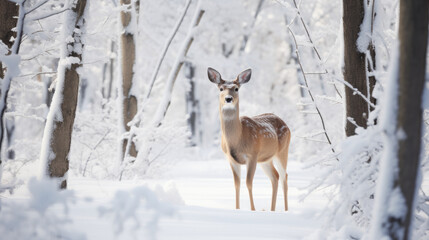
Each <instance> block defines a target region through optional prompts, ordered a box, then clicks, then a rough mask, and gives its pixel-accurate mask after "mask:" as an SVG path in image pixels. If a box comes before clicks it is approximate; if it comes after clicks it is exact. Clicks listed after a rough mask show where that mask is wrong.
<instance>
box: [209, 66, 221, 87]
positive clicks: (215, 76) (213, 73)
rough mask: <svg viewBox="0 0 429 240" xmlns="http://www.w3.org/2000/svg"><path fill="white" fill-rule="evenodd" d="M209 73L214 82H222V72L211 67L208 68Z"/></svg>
mask: <svg viewBox="0 0 429 240" xmlns="http://www.w3.org/2000/svg"><path fill="white" fill-rule="evenodd" d="M207 75H208V76H209V80H210V81H211V82H212V83H216V84H220V83H221V82H222V78H221V76H220V73H219V72H218V71H216V70H214V69H213V68H211V67H209V68H207Z"/></svg>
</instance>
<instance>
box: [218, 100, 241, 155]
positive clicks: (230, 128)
mask: <svg viewBox="0 0 429 240" xmlns="http://www.w3.org/2000/svg"><path fill="white" fill-rule="evenodd" d="M219 111H220V120H221V121H220V122H221V129H222V135H223V136H224V137H225V140H226V141H227V143H228V145H229V146H232V145H237V144H238V143H239V142H240V140H241V133H242V125H241V121H240V116H239V107H238V104H237V105H236V106H235V107H234V108H233V107H225V106H220V109H219Z"/></svg>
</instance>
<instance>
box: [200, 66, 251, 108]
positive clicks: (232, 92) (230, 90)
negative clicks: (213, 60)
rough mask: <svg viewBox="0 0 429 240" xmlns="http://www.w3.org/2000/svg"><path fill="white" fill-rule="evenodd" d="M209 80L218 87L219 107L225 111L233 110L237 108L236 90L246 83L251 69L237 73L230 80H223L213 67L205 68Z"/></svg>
mask: <svg viewBox="0 0 429 240" xmlns="http://www.w3.org/2000/svg"><path fill="white" fill-rule="evenodd" d="M207 74H208V77H209V80H210V81H211V82H212V83H214V84H216V85H217V87H218V88H219V103H220V107H221V109H222V110H223V112H225V111H228V110H230V111H233V110H234V111H235V110H236V109H238V100H239V98H238V91H239V89H240V86H241V85H242V84H245V83H247V82H248V81H249V80H250V76H251V75H252V70H251V69H247V70H245V71H243V72H242V73H240V74H238V76H237V78H236V79H235V80H232V81H226V80H223V79H222V77H221V75H220V73H219V72H218V71H216V70H214V69H213V68H210V67H209V68H208V69H207Z"/></svg>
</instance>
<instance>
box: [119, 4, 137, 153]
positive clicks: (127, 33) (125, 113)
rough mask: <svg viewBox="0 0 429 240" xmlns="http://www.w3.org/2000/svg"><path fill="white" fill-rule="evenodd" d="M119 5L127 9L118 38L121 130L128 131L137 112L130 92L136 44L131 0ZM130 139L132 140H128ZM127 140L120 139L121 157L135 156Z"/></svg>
mask: <svg viewBox="0 0 429 240" xmlns="http://www.w3.org/2000/svg"><path fill="white" fill-rule="evenodd" d="M121 6H127V10H123V11H121V24H122V31H123V32H122V34H121V38H120V41H121V42H120V45H121V74H122V76H121V78H122V90H121V91H122V123H123V124H122V125H123V131H122V132H124V131H126V132H128V131H130V127H129V126H128V123H129V122H130V121H131V120H132V119H133V118H134V116H135V115H136V113H137V98H136V97H135V96H134V95H133V93H132V92H131V88H132V86H133V78H134V70H133V67H134V64H135V58H136V45H135V42H134V33H133V31H132V30H133V29H129V28H130V23H131V21H132V18H133V16H132V13H133V11H132V8H133V6H132V4H131V0H121ZM134 17H135V16H134ZM130 141H132V140H130ZM127 145H128V140H127V139H123V140H122V159H123V158H124V157H126V155H127V154H129V155H130V156H132V157H136V156H137V150H136V146H135V144H134V142H131V143H130V148H129V151H128V153H127Z"/></svg>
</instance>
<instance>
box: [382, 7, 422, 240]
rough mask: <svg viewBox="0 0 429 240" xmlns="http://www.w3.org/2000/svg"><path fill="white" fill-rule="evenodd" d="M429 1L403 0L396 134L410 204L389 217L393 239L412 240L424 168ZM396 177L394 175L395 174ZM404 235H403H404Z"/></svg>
mask: <svg viewBox="0 0 429 240" xmlns="http://www.w3.org/2000/svg"><path fill="white" fill-rule="evenodd" d="M428 10H429V3H428V1H427V0H401V1H400V12H399V14H400V16H399V52H400V56H399V76H398V77H399V89H398V112H397V115H396V120H397V121H396V132H403V133H405V136H404V137H403V138H398V152H397V157H398V170H399V172H398V175H397V178H396V179H395V181H394V188H396V187H399V189H400V191H401V193H402V195H403V197H404V200H405V205H406V208H405V209H406V211H405V213H404V215H403V216H401V217H397V216H389V217H388V221H389V227H388V233H389V236H390V238H391V239H409V238H410V237H411V234H410V232H411V231H412V226H411V224H410V223H411V219H412V217H413V212H414V205H413V203H414V196H415V191H416V189H418V186H416V178H417V175H418V169H419V165H420V150H421V149H420V146H421V140H422V136H421V133H422V131H421V129H422V123H423V122H422V104H423V102H422V101H423V99H422V96H423V89H424V83H425V73H426V52H427V43H428ZM392 174H393V173H392ZM401 233H403V236H402V234H401Z"/></svg>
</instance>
